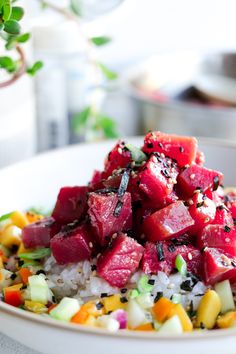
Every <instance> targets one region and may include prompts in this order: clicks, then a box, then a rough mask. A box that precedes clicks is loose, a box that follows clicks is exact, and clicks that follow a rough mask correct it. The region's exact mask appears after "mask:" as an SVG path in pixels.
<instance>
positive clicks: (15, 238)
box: [1, 225, 21, 248]
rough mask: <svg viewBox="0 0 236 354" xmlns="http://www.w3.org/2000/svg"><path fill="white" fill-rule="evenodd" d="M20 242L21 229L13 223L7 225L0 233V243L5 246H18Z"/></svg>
mask: <svg viewBox="0 0 236 354" xmlns="http://www.w3.org/2000/svg"><path fill="white" fill-rule="evenodd" d="M20 243H21V229H20V228H19V227H18V226H15V225H9V226H7V227H6V228H5V229H4V231H3V232H2V235H1V244H2V245H3V246H5V247H7V248H11V247H12V246H19V245H20Z"/></svg>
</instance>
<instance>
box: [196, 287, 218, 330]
mask: <svg viewBox="0 0 236 354" xmlns="http://www.w3.org/2000/svg"><path fill="white" fill-rule="evenodd" d="M220 311H221V300H220V297H219V295H218V294H217V293H216V292H215V291H214V290H207V292H206V293H205V295H204V296H203V297H202V299H201V301H200V304H199V307H198V309H197V322H196V325H197V327H199V328H207V329H212V328H213V327H214V326H215V324H216V319H217V316H218V315H219V313H220Z"/></svg>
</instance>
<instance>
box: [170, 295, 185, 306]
mask: <svg viewBox="0 0 236 354" xmlns="http://www.w3.org/2000/svg"><path fill="white" fill-rule="evenodd" d="M181 300H182V295H181V294H173V295H172V297H171V301H172V302H173V303H174V304H181Z"/></svg>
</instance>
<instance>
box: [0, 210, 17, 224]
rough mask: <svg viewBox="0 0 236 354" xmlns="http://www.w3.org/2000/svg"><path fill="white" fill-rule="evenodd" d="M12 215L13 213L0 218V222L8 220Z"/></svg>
mask: <svg viewBox="0 0 236 354" xmlns="http://www.w3.org/2000/svg"><path fill="white" fill-rule="evenodd" d="M13 213H14V211H12V212H10V213H7V214H4V215H2V216H0V222H2V221H5V220H7V219H10V217H11V216H12V214H13Z"/></svg>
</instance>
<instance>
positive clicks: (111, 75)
mask: <svg viewBox="0 0 236 354" xmlns="http://www.w3.org/2000/svg"><path fill="white" fill-rule="evenodd" d="M98 66H99V68H100V69H101V71H102V73H103V75H104V76H105V77H106V78H107V79H108V80H110V81H112V80H116V79H117V77H118V75H117V73H116V72H114V71H112V70H110V69H109V68H108V67H107V66H106V65H104V64H102V63H98Z"/></svg>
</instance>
